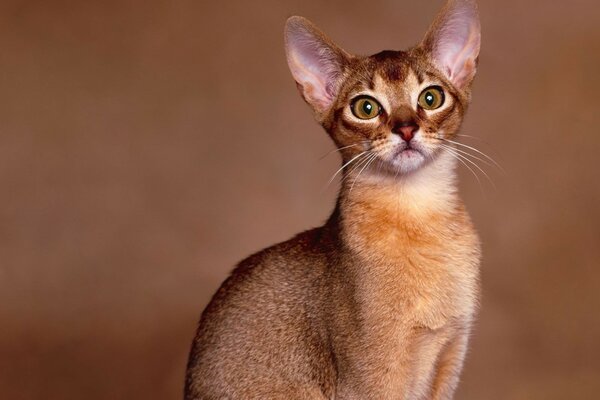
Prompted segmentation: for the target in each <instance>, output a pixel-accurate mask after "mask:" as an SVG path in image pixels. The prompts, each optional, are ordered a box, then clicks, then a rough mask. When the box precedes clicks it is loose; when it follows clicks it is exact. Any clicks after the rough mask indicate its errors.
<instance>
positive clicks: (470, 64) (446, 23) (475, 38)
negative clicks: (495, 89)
mask: <svg viewBox="0 0 600 400" xmlns="http://www.w3.org/2000/svg"><path fill="white" fill-rule="evenodd" d="M480 43H481V25H480V23H479V12H478V10H477V3H476V1H475V0H447V1H446V4H445V5H444V8H442V10H441V11H440V13H439V14H438V16H437V17H436V19H435V21H434V22H433V24H432V25H431V27H430V28H429V31H428V32H427V35H425V39H424V40H423V42H422V44H421V47H422V48H424V49H425V51H426V52H428V53H429V56H430V58H431V61H432V62H433V63H434V64H435V65H436V66H437V67H438V68H439V69H440V71H442V72H443V73H444V74H445V75H446V76H447V77H448V79H449V80H450V81H451V82H452V83H453V84H454V85H455V86H457V87H458V88H460V89H465V88H467V87H468V86H469V85H470V84H471V82H472V81H473V78H474V77H475V72H476V69H477V61H478V57H479V47H480Z"/></svg>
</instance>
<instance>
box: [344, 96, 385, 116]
mask: <svg viewBox="0 0 600 400" xmlns="http://www.w3.org/2000/svg"><path fill="white" fill-rule="evenodd" d="M350 108H351V109H352V114H354V116H355V117H356V118H360V119H373V118H375V117H376V116H378V115H379V114H381V110H382V108H381V106H380V105H379V103H378V102H377V100H375V99H374V98H372V97H369V96H360V97H357V98H356V99H354V100H353V101H352V104H351V106H350Z"/></svg>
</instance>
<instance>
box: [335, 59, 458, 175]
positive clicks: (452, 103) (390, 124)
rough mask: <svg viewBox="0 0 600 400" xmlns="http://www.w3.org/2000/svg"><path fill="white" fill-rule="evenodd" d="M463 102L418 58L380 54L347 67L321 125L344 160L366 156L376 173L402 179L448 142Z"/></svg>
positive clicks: (442, 77) (432, 67)
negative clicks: (376, 170)
mask: <svg viewBox="0 0 600 400" xmlns="http://www.w3.org/2000/svg"><path fill="white" fill-rule="evenodd" d="M415 53H416V54H415ZM467 101H468V100H467V97H466V94H465V93H464V92H462V91H460V90H458V89H457V88H455V87H454V86H453V85H452V84H451V82H449V81H448V79H447V78H445V76H444V75H443V74H441V73H440V72H439V71H438V70H437V69H436V68H435V67H434V66H433V65H431V64H430V63H429V62H428V61H427V59H426V58H425V57H424V56H423V54H419V53H418V52H415V51H412V52H410V51H409V52H395V51H394V52H392V51H385V52H382V53H379V54H376V55H374V56H371V57H364V58H356V59H354V60H353V61H352V62H351V63H349V65H348V72H347V78H345V79H344V80H343V82H342V83H341V85H340V89H339V91H338V95H337V96H336V98H335V100H334V102H333V105H332V107H331V109H330V110H329V112H328V113H327V115H326V117H325V119H324V121H323V124H324V126H325V127H326V129H327V130H328V132H329V133H330V135H331V136H332V138H333V139H334V141H335V142H336V144H337V145H338V147H340V148H344V150H343V151H344V154H345V155H346V157H345V158H348V157H355V156H358V155H359V154H361V153H362V152H365V151H368V152H369V153H370V154H371V155H372V157H371V158H373V162H372V164H373V165H376V166H377V168H378V169H380V170H387V171H388V172H391V173H393V174H396V173H398V174H405V173H409V172H411V171H414V170H416V169H418V168H419V167H420V166H422V165H423V164H424V163H426V162H428V161H431V160H433V159H434V158H435V157H436V155H437V153H438V152H439V151H440V150H441V149H443V145H444V142H443V140H442V139H451V138H453V135H454V134H455V133H456V131H457V130H458V128H459V126H460V124H461V122H462V118H463V115H464V111H465V108H466V106H467ZM375 157H376V158H375ZM362 158H365V159H367V155H365V156H363V157H362ZM357 161H358V160H357ZM357 165H359V164H357Z"/></svg>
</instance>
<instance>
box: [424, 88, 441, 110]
mask: <svg viewBox="0 0 600 400" xmlns="http://www.w3.org/2000/svg"><path fill="white" fill-rule="evenodd" d="M444 100H445V96H444V91H443V90H442V88H441V87H439V86H430V87H428V88H427V89H425V90H423V91H422V92H421V94H420V95H419V105H420V106H421V107H422V108H424V109H425V110H435V109H437V108H440V107H441V106H442V105H443V104H444Z"/></svg>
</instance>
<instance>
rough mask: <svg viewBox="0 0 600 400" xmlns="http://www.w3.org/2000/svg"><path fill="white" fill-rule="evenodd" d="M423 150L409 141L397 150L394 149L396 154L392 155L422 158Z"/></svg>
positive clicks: (397, 157)
mask: <svg viewBox="0 0 600 400" xmlns="http://www.w3.org/2000/svg"><path fill="white" fill-rule="evenodd" d="M423 157H424V154H423V152H422V151H421V150H420V149H418V148H417V146H415V145H412V144H410V143H408V144H406V145H404V146H402V147H401V148H399V149H398V150H396V154H395V155H394V158H395V159H399V158H423Z"/></svg>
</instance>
